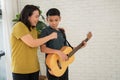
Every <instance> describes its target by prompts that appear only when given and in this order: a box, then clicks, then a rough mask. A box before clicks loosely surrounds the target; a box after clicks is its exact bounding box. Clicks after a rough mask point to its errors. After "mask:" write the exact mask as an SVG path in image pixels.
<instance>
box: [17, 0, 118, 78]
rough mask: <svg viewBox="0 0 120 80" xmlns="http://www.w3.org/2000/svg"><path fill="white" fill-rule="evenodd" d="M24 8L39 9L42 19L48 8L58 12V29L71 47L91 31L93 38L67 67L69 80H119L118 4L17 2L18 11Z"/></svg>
mask: <svg viewBox="0 0 120 80" xmlns="http://www.w3.org/2000/svg"><path fill="white" fill-rule="evenodd" d="M26 4H34V5H39V6H40V7H41V9H42V10H43V14H44V16H45V13H46V11H47V10H48V9H49V8H51V7H56V8H58V9H60V11H61V14H62V15H61V16H62V21H61V23H60V26H63V27H64V28H65V30H66V33H67V38H68V39H69V41H70V42H71V44H72V45H74V46H76V45H77V44H79V43H80V42H81V41H82V40H83V39H84V38H85V37H86V34H87V32H88V31H92V33H93V38H92V39H91V40H90V41H89V42H88V45H87V47H86V48H84V49H81V50H79V51H78V52H77V53H76V54H75V57H76V59H75V61H74V62H73V63H72V64H71V65H70V69H69V74H70V75H69V77H70V80H120V60H119V59H120V53H119V52H120V0H24V1H23V0H19V11H20V10H21V9H22V8H23V6H24V5H26ZM43 57H44V56H43V55H42V54H40V62H41V68H42V73H43V74H45V68H44V65H43V64H44V58H43Z"/></svg>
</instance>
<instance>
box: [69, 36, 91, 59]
mask: <svg viewBox="0 0 120 80" xmlns="http://www.w3.org/2000/svg"><path fill="white" fill-rule="evenodd" d="M88 40H89V39H88V38H86V39H85V40H84V41H85V42H87V41H88ZM82 46H83V42H82V43H80V44H79V45H78V46H77V47H75V48H74V49H73V50H72V52H70V53H69V54H68V58H69V57H71V56H72V55H73V54H75V53H76V52H77V51H78V50H79V49H80V48H81V47H82Z"/></svg>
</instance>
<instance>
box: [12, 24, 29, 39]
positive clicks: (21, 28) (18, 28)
mask: <svg viewBox="0 0 120 80" xmlns="http://www.w3.org/2000/svg"><path fill="white" fill-rule="evenodd" d="M13 27H14V28H13V33H12V34H13V35H14V36H15V37H16V38H17V39H19V38H21V37H22V36H24V35H27V34H29V30H28V28H27V26H26V25H24V24H23V23H22V22H18V23H16V24H15V25H14V26H13Z"/></svg>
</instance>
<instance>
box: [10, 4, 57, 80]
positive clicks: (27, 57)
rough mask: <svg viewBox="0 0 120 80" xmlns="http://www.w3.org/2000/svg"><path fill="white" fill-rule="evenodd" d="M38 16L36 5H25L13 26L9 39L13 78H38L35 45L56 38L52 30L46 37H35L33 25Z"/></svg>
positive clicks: (30, 79) (21, 79) (36, 79)
mask: <svg viewBox="0 0 120 80" xmlns="http://www.w3.org/2000/svg"><path fill="white" fill-rule="evenodd" d="M39 16H40V10H39V9H38V7H36V6H34V5H26V6H25V7H24V8H23V10H22V11H21V14H20V19H19V21H18V22H17V23H16V24H15V25H14V26H13V30H12V33H11V40H10V42H11V51H12V75H13V80H38V77H39V62H38V57H37V47H38V46H40V45H42V44H44V43H46V42H47V41H49V40H51V39H56V38H57V33H55V32H53V33H51V34H50V35H48V36H46V37H43V38H39V39H37V31H36V28H35V26H36V24H37V22H38V20H39Z"/></svg>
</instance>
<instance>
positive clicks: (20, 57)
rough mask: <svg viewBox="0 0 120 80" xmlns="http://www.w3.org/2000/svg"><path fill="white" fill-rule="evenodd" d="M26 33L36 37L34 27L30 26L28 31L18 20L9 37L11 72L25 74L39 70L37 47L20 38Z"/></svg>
mask: <svg viewBox="0 0 120 80" xmlns="http://www.w3.org/2000/svg"><path fill="white" fill-rule="evenodd" d="M27 34H30V35H31V36H32V37H33V38H35V39H37V31H36V28H31V31H29V30H28V28H27V27H26V25H24V24H23V23H22V22H18V23H16V24H15V25H14V26H13V30H12V33H11V39H10V43H11V51H12V56H11V57H12V72H13V73H21V74H27V73H33V72H36V71H38V70H39V62H38V56H37V47H35V48H33V47H29V46H28V45H26V44H25V43H24V42H23V41H22V40H21V39H20V38H21V37H22V36H24V35H27Z"/></svg>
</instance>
